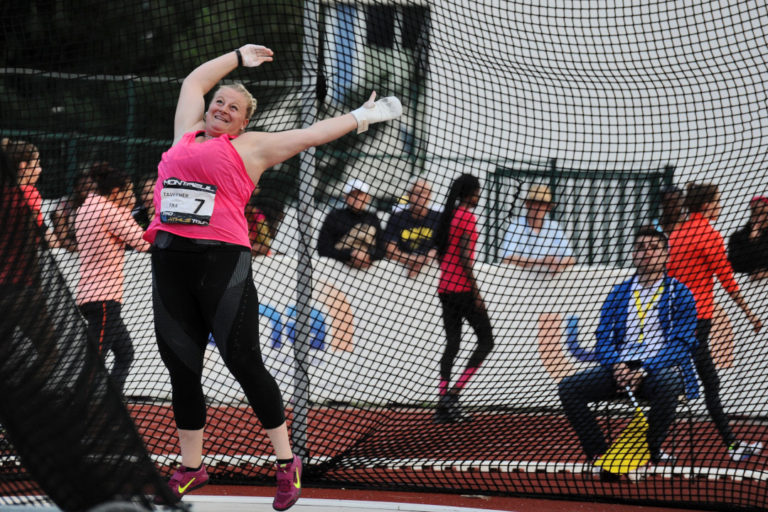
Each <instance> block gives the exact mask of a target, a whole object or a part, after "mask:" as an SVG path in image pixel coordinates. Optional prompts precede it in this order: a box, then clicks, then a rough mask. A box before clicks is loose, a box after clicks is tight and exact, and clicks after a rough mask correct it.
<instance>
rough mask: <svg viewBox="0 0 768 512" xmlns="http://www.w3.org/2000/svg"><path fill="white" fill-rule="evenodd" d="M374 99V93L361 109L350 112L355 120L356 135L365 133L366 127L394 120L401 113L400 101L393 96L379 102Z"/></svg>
mask: <svg viewBox="0 0 768 512" xmlns="http://www.w3.org/2000/svg"><path fill="white" fill-rule="evenodd" d="M375 99H376V92H373V93H372V94H371V97H370V98H369V99H368V101H366V102H365V103H363V106H362V107H360V108H358V109H356V110H353V111H352V112H351V114H352V115H353V116H355V119H357V133H363V132H364V131H366V130H367V129H368V125H371V124H375V123H380V122H382V121H389V120H391V119H395V118H396V117H400V114H402V113H403V106H402V105H401V104H400V100H398V99H397V98H395V97H394V96H387V97H386V98H382V99H380V100H379V101H374V100H375Z"/></svg>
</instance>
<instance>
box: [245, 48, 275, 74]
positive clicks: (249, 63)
mask: <svg viewBox="0 0 768 512" xmlns="http://www.w3.org/2000/svg"><path fill="white" fill-rule="evenodd" d="M240 55H241V56H242V57H243V66H245V67H247V68H255V67H257V66H261V65H262V64H263V63H265V62H272V56H273V55H274V52H273V51H272V50H270V49H269V48H267V47H266V46H261V45H258V44H246V45H244V46H241V47H240Z"/></svg>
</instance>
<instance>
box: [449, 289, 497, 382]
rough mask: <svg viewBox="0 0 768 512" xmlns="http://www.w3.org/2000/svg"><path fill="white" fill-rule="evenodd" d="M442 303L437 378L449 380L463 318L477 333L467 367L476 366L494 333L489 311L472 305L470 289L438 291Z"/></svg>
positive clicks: (484, 356) (483, 355)
mask: <svg viewBox="0 0 768 512" xmlns="http://www.w3.org/2000/svg"><path fill="white" fill-rule="evenodd" d="M438 297H440V303H441V304H442V305H443V325H444V326H445V338H446V344H445V352H444V353H443V357H442V359H440V378H441V379H443V380H444V381H446V382H450V380H451V371H452V370H453V362H454V360H455V359H456V356H457V355H458V353H459V348H460V347H461V323H462V321H463V320H464V319H465V318H466V319H467V322H469V325H470V327H472V329H474V331H475V334H476V335H477V346H476V347H475V350H474V351H473V352H472V355H471V356H470V357H469V362H468V363H467V368H477V367H479V366H480V365H481V364H482V362H483V361H484V360H485V358H486V357H487V356H488V354H490V353H491V350H493V333H492V331H491V320H490V319H489V318H488V312H486V311H485V310H483V309H479V308H478V307H477V306H476V305H475V299H474V297H473V296H472V293H471V292H466V293H439V294H438Z"/></svg>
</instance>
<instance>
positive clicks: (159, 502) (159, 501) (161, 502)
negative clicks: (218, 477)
mask: <svg viewBox="0 0 768 512" xmlns="http://www.w3.org/2000/svg"><path fill="white" fill-rule="evenodd" d="M206 485H208V480H206V481H205V482H203V483H201V484H200V485H196V486H194V487H189V488H188V489H187V490H186V491H184V494H181V495H179V496H178V500H177V501H176V503H178V502H179V501H181V500H182V498H184V496H186V495H187V494H189V493H191V492H192V491H195V490H197V489H200V488H201V487H205V486H206ZM171 493H173V494H174V495H176V493H175V492H173V491H171ZM152 501H153V502H154V503H155V505H170V503H168V502H167V501H165V500H164V499H163V498H161V497H160V496H155V499H154V500H152Z"/></svg>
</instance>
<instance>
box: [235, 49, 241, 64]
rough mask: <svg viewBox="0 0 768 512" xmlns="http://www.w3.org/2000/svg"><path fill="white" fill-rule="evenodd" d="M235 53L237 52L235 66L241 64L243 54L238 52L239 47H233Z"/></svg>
mask: <svg viewBox="0 0 768 512" xmlns="http://www.w3.org/2000/svg"><path fill="white" fill-rule="evenodd" d="M235 53H236V54H237V67H239V68H240V67H242V66H243V54H242V53H240V48H237V49H235Z"/></svg>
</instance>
